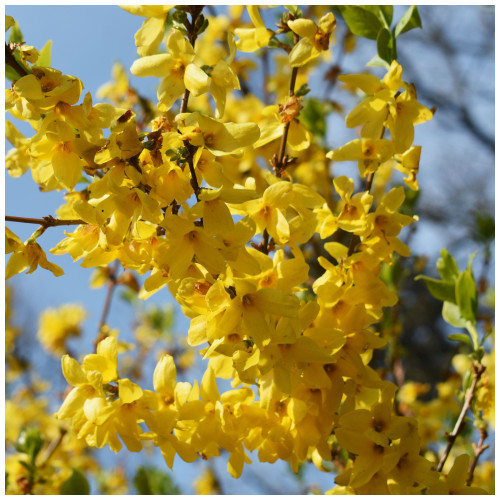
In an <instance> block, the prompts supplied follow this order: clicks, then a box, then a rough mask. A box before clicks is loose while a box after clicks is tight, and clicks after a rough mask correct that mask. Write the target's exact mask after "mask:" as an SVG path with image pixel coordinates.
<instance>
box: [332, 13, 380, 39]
mask: <svg viewBox="0 0 500 500" xmlns="http://www.w3.org/2000/svg"><path fill="white" fill-rule="evenodd" d="M339 9H340V13H341V14H342V17H343V18H344V21H345V22H346V24H347V26H348V27H349V29H350V30H351V31H352V32H353V33H354V34H355V35H358V36H362V37H364V38H370V39H371V40H376V39H377V35H378V32H379V31H380V30H381V29H382V28H383V26H382V23H381V22H380V20H379V18H378V17H377V16H376V15H375V14H372V13H371V12H370V11H368V10H366V9H364V8H363V7H360V6H358V5H344V6H342V7H339Z"/></svg>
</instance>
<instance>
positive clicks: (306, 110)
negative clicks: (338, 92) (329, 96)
mask: <svg viewBox="0 0 500 500" xmlns="http://www.w3.org/2000/svg"><path fill="white" fill-rule="evenodd" d="M326 115H327V110H326V109H325V106H324V104H323V103H322V102H320V101H319V100H318V99H307V100H306V101H305V103H304V107H303V108H302V109H301V111H300V116H299V121H300V122H301V123H302V124H303V125H304V126H305V127H306V129H307V130H309V132H311V134H313V135H314V136H316V137H319V138H321V139H324V137H325V134H326Z"/></svg>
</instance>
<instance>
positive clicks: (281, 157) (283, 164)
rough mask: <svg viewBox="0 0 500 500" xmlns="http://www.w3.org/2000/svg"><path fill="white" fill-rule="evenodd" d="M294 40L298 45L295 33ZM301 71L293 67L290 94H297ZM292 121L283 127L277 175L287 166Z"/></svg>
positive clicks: (276, 168) (291, 95)
mask: <svg viewBox="0 0 500 500" xmlns="http://www.w3.org/2000/svg"><path fill="white" fill-rule="evenodd" d="M293 42H294V44H295V45H296V44H297V43H298V42H299V36H298V35H296V34H295V33H294V35H293ZM298 72H299V68H298V67H295V68H292V75H291V77H290V88H289V90H288V96H289V97H293V96H294V95H295V82H296V81H297V74H298ZM291 123H292V122H291V121H289V122H287V123H285V128H284V129H283V135H282V136H281V143H280V149H279V153H278V159H277V162H276V165H275V175H276V177H281V172H282V171H283V170H284V168H285V167H286V161H285V149H286V141H287V138H288V130H289V129H290V124H291Z"/></svg>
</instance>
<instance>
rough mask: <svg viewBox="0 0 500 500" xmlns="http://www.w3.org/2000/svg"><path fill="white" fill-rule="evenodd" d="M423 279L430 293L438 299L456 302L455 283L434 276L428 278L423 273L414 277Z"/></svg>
mask: <svg viewBox="0 0 500 500" xmlns="http://www.w3.org/2000/svg"><path fill="white" fill-rule="evenodd" d="M420 279H423V280H424V281H425V284H426V285H427V288H428V290H429V292H430V294H431V295H432V296H433V297H434V298H436V299H438V300H442V301H443V302H444V301H448V302H452V303H453V304H456V298H455V283H453V282H450V281H442V280H437V279H434V278H429V277H428V276H424V275H423V274H419V275H418V276H416V277H415V280H420Z"/></svg>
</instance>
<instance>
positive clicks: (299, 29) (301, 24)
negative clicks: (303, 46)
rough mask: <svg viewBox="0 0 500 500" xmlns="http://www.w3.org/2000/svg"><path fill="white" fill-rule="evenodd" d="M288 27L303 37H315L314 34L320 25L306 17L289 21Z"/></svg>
mask: <svg viewBox="0 0 500 500" xmlns="http://www.w3.org/2000/svg"><path fill="white" fill-rule="evenodd" d="M288 27H289V28H290V29H291V30H292V31H293V32H294V33H297V35H299V36H300V37H302V38H310V39H314V35H316V32H317V31H318V27H317V26H316V24H315V23H314V21H311V20H310V19H304V18H301V19H296V20H294V21H288Z"/></svg>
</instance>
